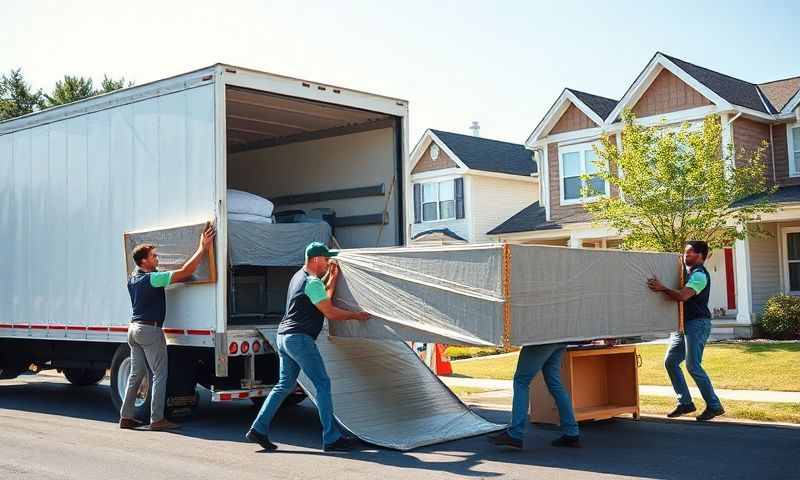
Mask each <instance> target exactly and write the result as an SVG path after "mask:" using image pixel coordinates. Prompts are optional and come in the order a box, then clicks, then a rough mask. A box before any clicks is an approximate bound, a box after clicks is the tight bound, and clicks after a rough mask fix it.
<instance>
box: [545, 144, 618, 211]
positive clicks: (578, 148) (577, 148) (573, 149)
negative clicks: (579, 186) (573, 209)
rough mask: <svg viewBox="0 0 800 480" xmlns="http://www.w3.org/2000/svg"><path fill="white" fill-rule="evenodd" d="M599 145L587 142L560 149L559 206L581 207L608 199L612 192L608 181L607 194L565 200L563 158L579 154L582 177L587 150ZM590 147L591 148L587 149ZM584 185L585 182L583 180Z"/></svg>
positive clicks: (584, 170)
mask: <svg viewBox="0 0 800 480" xmlns="http://www.w3.org/2000/svg"><path fill="white" fill-rule="evenodd" d="M595 144H597V142H586V143H576V144H572V145H569V146H564V147H561V146H559V148H558V190H559V205H562V206H565V205H581V204H585V203H590V202H592V201H597V200H599V199H600V198H603V197H607V196H608V194H609V191H610V185H609V184H608V181H606V182H605V186H606V192H605V193H604V194H601V195H594V196H592V197H584V196H583V195H581V197H580V198H576V199H569V200H568V199H566V198H564V165H563V157H564V154H565V153H579V154H580V157H581V158H580V160H581V175H584V174H585V173H586V157H585V154H584V152H586V151H587V150H592V148H591V147H592V146H593V145H595ZM587 147H589V148H587ZM581 183H583V180H581Z"/></svg>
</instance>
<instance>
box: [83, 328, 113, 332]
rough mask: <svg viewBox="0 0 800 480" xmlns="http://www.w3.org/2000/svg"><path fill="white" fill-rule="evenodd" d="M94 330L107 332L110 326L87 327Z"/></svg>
mask: <svg viewBox="0 0 800 480" xmlns="http://www.w3.org/2000/svg"><path fill="white" fill-rule="evenodd" d="M87 328H88V329H89V330H90V331H92V332H107V331H108V327H87Z"/></svg>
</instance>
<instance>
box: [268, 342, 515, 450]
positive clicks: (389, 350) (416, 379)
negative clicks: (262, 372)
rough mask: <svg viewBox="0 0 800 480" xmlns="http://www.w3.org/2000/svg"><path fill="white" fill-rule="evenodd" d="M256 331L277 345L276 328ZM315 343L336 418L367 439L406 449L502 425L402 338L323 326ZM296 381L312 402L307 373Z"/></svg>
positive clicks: (494, 429) (495, 428)
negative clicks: (334, 332)
mask: <svg viewBox="0 0 800 480" xmlns="http://www.w3.org/2000/svg"><path fill="white" fill-rule="evenodd" d="M259 331H260V332H261V334H262V335H263V336H264V338H266V339H267V340H268V341H269V342H270V343H271V344H272V345H273V346H275V338H276V330H275V328H274V327H272V328H263V329H259ZM317 345H318V347H319V350H320V353H321V354H322V357H323V358H324V360H325V367H326V369H327V371H328V376H329V377H330V378H331V393H332V395H333V405H334V414H335V416H336V419H337V420H338V421H339V423H340V424H341V425H342V426H344V427H345V428H346V429H347V430H349V431H350V432H352V433H353V434H354V435H356V436H358V437H359V438H360V439H361V440H364V441H365V442H369V443H372V444H374V445H379V446H381V447H387V448H392V449H396V450H402V451H407V450H411V449H414V448H417V447H422V446H426V445H433V444H436V443H442V442H448V441H451V440H457V439H460V438H466V437H472V436H476V435H483V434H486V433H490V432H495V431H498V430H502V429H504V428H505V427H506V425H499V424H496V423H492V422H489V421H487V420H485V419H484V418H482V417H481V416H479V415H478V414H476V413H474V412H473V411H472V410H470V409H469V408H468V407H467V406H466V405H464V403H463V402H461V400H460V399H459V398H458V397H456V396H455V394H453V393H452V392H451V391H450V389H448V388H447V387H446V386H445V385H444V384H443V383H442V382H441V381H440V380H439V378H438V377H437V376H436V375H434V373H433V372H432V371H431V370H430V369H429V368H428V367H427V366H426V365H425V364H424V363H423V362H422V361H421V360H420V358H419V357H418V356H417V354H416V353H414V351H413V350H412V349H411V348H410V347H409V346H408V345H407V344H406V343H405V342H403V341H401V340H371V339H365V338H344V337H330V336H328V332H327V330H324V331H323V332H322V334H320V336H319V339H318V340H317ZM299 383H300V385H301V386H302V387H303V389H304V390H305V391H306V392H307V393H308V395H309V397H311V399H312V400H313V401H314V402H316V390H315V389H314V385H313V384H312V383H311V382H310V381H309V379H308V377H306V376H305V375H304V374H301V375H300V378H299Z"/></svg>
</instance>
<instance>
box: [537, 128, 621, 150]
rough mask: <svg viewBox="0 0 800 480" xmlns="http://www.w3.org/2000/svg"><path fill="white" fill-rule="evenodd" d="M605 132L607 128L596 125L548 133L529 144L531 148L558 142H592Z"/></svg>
mask: <svg viewBox="0 0 800 480" xmlns="http://www.w3.org/2000/svg"><path fill="white" fill-rule="evenodd" d="M604 132H605V130H603V129H602V128H600V127H596V128H584V129H583V130H574V131H572V132H564V133H556V134H555V135H548V136H546V137H542V138H540V139H538V140H537V141H536V142H535V143H533V144H532V145H529V148H539V147H542V146H545V145H547V144H550V143H558V142H569V143H575V142H590V141H592V140H597V139H598V138H600V137H601V136H602V135H603V133H604Z"/></svg>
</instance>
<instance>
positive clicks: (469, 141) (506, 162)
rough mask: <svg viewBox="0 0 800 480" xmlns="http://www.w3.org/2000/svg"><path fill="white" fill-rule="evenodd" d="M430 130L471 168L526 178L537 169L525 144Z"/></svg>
mask: <svg viewBox="0 0 800 480" xmlns="http://www.w3.org/2000/svg"><path fill="white" fill-rule="evenodd" d="M431 132H433V133H434V134H436V136H437V137H439V139H440V140H441V141H443V142H444V143H445V144H446V145H447V147H448V148H449V149H450V150H452V151H453V153H455V154H456V155H458V158H459V159H460V160H461V161H462V162H464V163H465V164H466V165H467V166H468V167H469V168H472V169H475V170H483V171H486V172H497V173H509V174H511V175H524V176H526V177H527V176H530V174H532V173H536V172H537V168H536V162H534V161H533V154H532V153H531V152H530V151H528V150H526V149H525V147H524V146H523V145H519V144H516V143H509V142H501V141H499V140H490V139H488V138H481V137H475V136H472V135H462V134H460V133H452V132H444V131H442V130H433V129H431Z"/></svg>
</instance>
